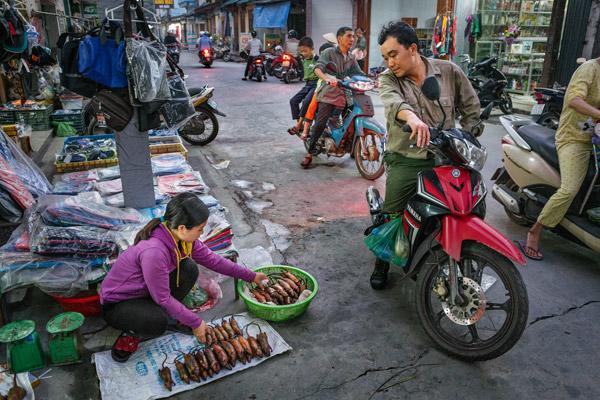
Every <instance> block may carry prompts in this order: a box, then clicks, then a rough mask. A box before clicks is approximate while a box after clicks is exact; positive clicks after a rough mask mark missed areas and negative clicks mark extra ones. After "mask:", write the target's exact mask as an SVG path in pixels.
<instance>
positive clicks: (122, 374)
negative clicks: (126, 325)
mask: <svg viewBox="0 0 600 400" xmlns="http://www.w3.org/2000/svg"><path fill="white" fill-rule="evenodd" d="M235 319H236V320H237V321H238V324H239V325H240V327H243V326H245V325H247V324H248V323H249V322H251V321H255V322H256V323H257V324H258V325H260V327H261V329H262V331H263V332H265V333H266V334H267V337H268V338H269V344H270V345H271V348H272V349H273V351H272V352H271V356H270V357H267V358H261V359H256V358H255V359H252V361H251V362H249V363H247V364H245V365H244V364H241V363H238V364H236V366H235V368H233V369H232V370H231V371H229V370H226V369H225V370H222V371H221V372H219V373H218V374H217V375H215V376H213V377H212V378H209V379H208V380H206V381H203V382H191V383H190V384H187V385H186V384H185V383H184V382H182V381H181V379H180V378H179V375H177V372H176V370H175V367H174V366H173V365H172V364H168V366H169V368H171V371H172V375H173V380H174V382H175V386H174V387H173V391H171V392H169V391H167V390H166V389H165V388H164V387H163V385H162V383H161V381H160V378H159V376H158V370H159V368H161V367H162V362H163V360H164V358H165V356H164V353H167V362H173V360H174V359H175V357H177V356H178V355H179V353H178V351H179V350H183V351H186V352H188V351H189V350H191V349H192V348H194V347H196V346H198V341H197V340H196V338H194V337H193V336H188V335H183V334H181V333H174V334H169V335H165V336H162V337H160V338H157V339H153V340H149V341H147V342H143V343H141V344H140V347H139V348H138V350H137V351H136V352H135V354H134V355H133V356H132V357H131V358H130V359H129V361H127V362H126V363H117V362H114V361H113V359H112V358H111V355H110V350H107V351H104V352H101V353H95V354H94V356H93V360H94V362H95V363H96V372H97V373H98V378H99V380H100V393H101V395H102V399H103V400H122V399H123V398H124V397H123V396H124V394H125V393H126V394H127V399H129V400H153V399H163V398H165V397H169V396H173V395H174V394H177V393H181V392H185V391H187V390H191V389H196V388H198V387H200V386H203V385H206V384H208V383H211V382H213V381H215V380H217V379H220V378H223V377H226V376H228V375H231V374H235V373H236V372H239V371H243V370H245V369H248V368H252V367H255V366H256V365H258V364H260V363H262V362H264V361H266V360H268V359H270V358H273V357H274V356H276V355H279V354H282V353H285V352H287V351H290V350H291V349H292V348H291V347H290V345H288V344H287V343H286V342H285V340H283V338H282V337H281V336H280V335H279V333H277V331H275V329H273V327H271V325H269V324H268V323H267V322H266V321H263V320H260V319H256V318H254V317H252V316H250V315H249V314H248V313H244V314H239V315H236V317H235ZM248 330H249V331H250V334H251V335H252V336H256V335H257V334H258V328H257V327H255V326H250V327H249V328H248Z"/></svg>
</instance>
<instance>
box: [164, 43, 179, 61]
mask: <svg viewBox="0 0 600 400" xmlns="http://www.w3.org/2000/svg"><path fill="white" fill-rule="evenodd" d="M166 47H167V54H168V55H169V56H170V57H171V60H173V62H174V63H175V64H179V54H180V53H181V48H180V46H179V44H178V43H172V44H168V45H166Z"/></svg>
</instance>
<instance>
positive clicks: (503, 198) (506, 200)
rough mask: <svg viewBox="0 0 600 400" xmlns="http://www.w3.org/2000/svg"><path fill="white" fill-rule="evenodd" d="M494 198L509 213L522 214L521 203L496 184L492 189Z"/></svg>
mask: <svg viewBox="0 0 600 400" xmlns="http://www.w3.org/2000/svg"><path fill="white" fill-rule="evenodd" d="M492 196H493V197H494V199H496V200H497V201H498V202H499V203H500V204H502V205H503V206H504V207H506V208H507V209H508V211H510V212H512V213H513V214H521V209H520V207H519V202H518V201H517V199H516V198H514V197H513V196H512V195H511V194H510V193H509V192H508V191H507V190H505V189H504V188H502V187H501V186H499V185H498V184H495V185H494V187H493V188H492Z"/></svg>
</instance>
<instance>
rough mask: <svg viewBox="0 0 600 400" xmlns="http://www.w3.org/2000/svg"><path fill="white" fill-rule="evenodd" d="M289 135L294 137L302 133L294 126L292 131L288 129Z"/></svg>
mask: <svg viewBox="0 0 600 400" xmlns="http://www.w3.org/2000/svg"><path fill="white" fill-rule="evenodd" d="M288 133H289V134H290V135H292V136H294V135H297V134H299V133H300V129H298V128H296V127H295V126H292V127H291V128H290V129H288Z"/></svg>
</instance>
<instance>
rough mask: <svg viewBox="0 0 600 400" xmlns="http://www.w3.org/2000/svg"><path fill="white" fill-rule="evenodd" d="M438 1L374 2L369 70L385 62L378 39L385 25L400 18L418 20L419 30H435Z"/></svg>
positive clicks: (401, 0) (372, 4)
mask: <svg viewBox="0 0 600 400" xmlns="http://www.w3.org/2000/svg"><path fill="white" fill-rule="evenodd" d="M436 8H437V0H372V1H371V37H370V40H369V50H370V51H369V68H374V67H377V66H379V65H381V63H382V62H383V59H382V58H381V53H380V52H379V44H378V43H377V37H378V36H379V32H381V28H382V27H383V25H385V24H386V23H388V22H389V21H393V20H399V19H400V18H403V17H406V18H418V19H417V27H418V28H428V27H431V28H433V23H434V22H435V12H436Z"/></svg>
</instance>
